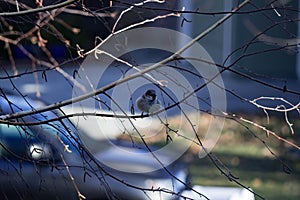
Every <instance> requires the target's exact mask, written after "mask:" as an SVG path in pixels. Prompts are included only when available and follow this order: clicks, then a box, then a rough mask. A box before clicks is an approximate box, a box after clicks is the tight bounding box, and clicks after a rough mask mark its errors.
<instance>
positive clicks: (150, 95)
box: [136, 89, 161, 113]
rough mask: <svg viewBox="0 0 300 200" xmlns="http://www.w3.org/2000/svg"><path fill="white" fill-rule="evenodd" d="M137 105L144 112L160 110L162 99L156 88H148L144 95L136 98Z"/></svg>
mask: <svg viewBox="0 0 300 200" xmlns="http://www.w3.org/2000/svg"><path fill="white" fill-rule="evenodd" d="M136 105H137V107H138V109H139V110H140V111H142V112H146V113H153V112H156V111H158V110H159V109H160V108H161V106H160V101H159V100H158V99H157V95H156V92H155V90H153V89H149V90H147V91H146V92H145V93H144V94H143V96H141V97H139V98H138V99H137V100H136Z"/></svg>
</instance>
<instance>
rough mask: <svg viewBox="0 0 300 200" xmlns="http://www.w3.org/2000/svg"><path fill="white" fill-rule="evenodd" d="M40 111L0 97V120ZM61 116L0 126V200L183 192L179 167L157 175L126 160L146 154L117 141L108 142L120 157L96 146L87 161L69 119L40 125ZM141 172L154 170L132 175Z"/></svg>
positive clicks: (142, 163)
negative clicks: (114, 146) (115, 166)
mask: <svg viewBox="0 0 300 200" xmlns="http://www.w3.org/2000/svg"><path fill="white" fill-rule="evenodd" d="M41 106H44V104H43V103H41V102H40V101H36V100H32V99H29V98H23V97H19V96H16V95H4V94H1V93H0V116H5V115H9V114H11V113H15V112H19V111H24V110H33V109H36V108H38V107H41ZM60 116H62V115H57V114H55V113H54V112H50V111H48V112H44V113H41V114H35V115H33V116H26V117H23V118H20V119H14V120H13V122H14V124H9V125H8V124H7V123H5V122H3V121H2V122H1V121H0V173H1V176H0V199H85V198H86V199H158V198H161V199H177V198H178V194H180V192H181V191H183V190H184V189H185V185H186V184H185V181H186V178H187V173H186V170H185V165H184V164H182V163H181V162H177V163H173V164H172V165H170V166H167V167H166V168H162V169H158V170H156V168H155V167H157V163H155V162H149V161H147V160H146V159H145V158H142V157H141V158H129V157H128V155H126V151H127V150H130V151H137V152H140V153H143V152H144V153H147V152H149V151H148V150H147V149H146V148H145V147H144V146H143V145H142V144H141V145H139V146H138V145H135V146H133V145H132V144H131V143H130V142H123V141H117V140H114V141H113V140H112V141H110V142H112V143H114V145H116V146H117V147H118V149H119V150H120V149H122V151H119V150H116V148H112V147H111V145H110V146H109V145H107V141H103V142H101V141H100V142H99V145H103V146H104V147H105V146H106V145H107V148H102V149H103V150H101V151H100V152H97V153H93V155H92V154H91V153H89V151H88V150H86V148H85V146H84V144H83V143H82V142H81V140H80V138H79V137H78V134H77V130H76V128H75V127H74V126H73V124H72V123H71V122H69V121H68V119H62V118H61V119H60V120H54V121H49V122H48V123H43V122H41V121H45V120H49V119H53V118H57V117H60ZM25 122H26V123H27V125H24V124H23V123H25ZM28 122H30V123H31V125H28ZM123 150H124V151H123ZM160 158H162V159H168V157H167V155H162V156H161V157H160ZM102 161H103V162H102ZM107 163H113V164H114V165H119V166H121V168H130V171H131V172H126V170H118V169H115V168H113V167H111V166H108V165H107ZM141 168H145V169H151V168H153V170H148V171H149V172H145V173H134V170H135V169H137V170H140V169H141ZM155 191H156V192H155Z"/></svg>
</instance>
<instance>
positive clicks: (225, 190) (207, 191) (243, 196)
mask: <svg viewBox="0 0 300 200" xmlns="http://www.w3.org/2000/svg"><path fill="white" fill-rule="evenodd" d="M193 189H194V190H196V191H197V192H199V193H200V194H203V195H205V196H206V197H207V198H209V199H213V200H255V197H254V194H253V193H252V192H250V191H249V190H247V189H245V188H236V187H214V186H200V185H196V186H194V187H193ZM250 190H251V189H250ZM181 195H182V196H184V197H188V198H192V199H206V198H204V197H202V198H201V197H199V194H197V193H195V192H193V191H192V190H185V191H183V192H182V194H181ZM181 199H182V200H183V199H184V198H181Z"/></svg>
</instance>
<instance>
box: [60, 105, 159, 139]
mask: <svg viewBox="0 0 300 200" xmlns="http://www.w3.org/2000/svg"><path fill="white" fill-rule="evenodd" d="M62 109H63V111H64V112H65V113H66V114H74V113H96V111H95V109H92V108H83V107H67V106H66V107H63V108H62ZM98 113H102V114H116V115H118V114H119V115H124V113H113V112H110V111H105V110H101V111H98ZM127 114H128V115H130V114H129V113H127ZM70 120H71V121H72V122H73V123H74V125H75V126H76V127H77V128H78V130H79V131H80V132H82V133H84V134H86V135H87V136H89V137H90V138H92V139H94V140H105V139H115V138H117V137H118V136H119V135H121V134H122V133H123V132H124V131H125V130H127V131H133V130H134V127H135V128H137V129H138V130H139V131H141V132H143V134H144V135H145V136H144V137H145V138H146V137H150V136H152V135H151V131H148V132H149V133H148V132H147V131H143V130H160V129H161V127H163V125H162V124H161V122H160V121H159V120H158V119H157V118H153V117H145V118H138V119H134V120H132V119H131V120H130V119H126V118H122V119H118V118H115V117H98V116H94V115H87V116H76V117H71V118H70ZM148 134H150V135H148ZM153 134H156V132H155V133H153Z"/></svg>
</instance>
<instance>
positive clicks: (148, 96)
mask: <svg viewBox="0 0 300 200" xmlns="http://www.w3.org/2000/svg"><path fill="white" fill-rule="evenodd" d="M144 97H145V98H146V99H147V100H150V101H154V100H155V99H156V92H155V90H152V89H149V90H147V91H146V92H145V94H144Z"/></svg>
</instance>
